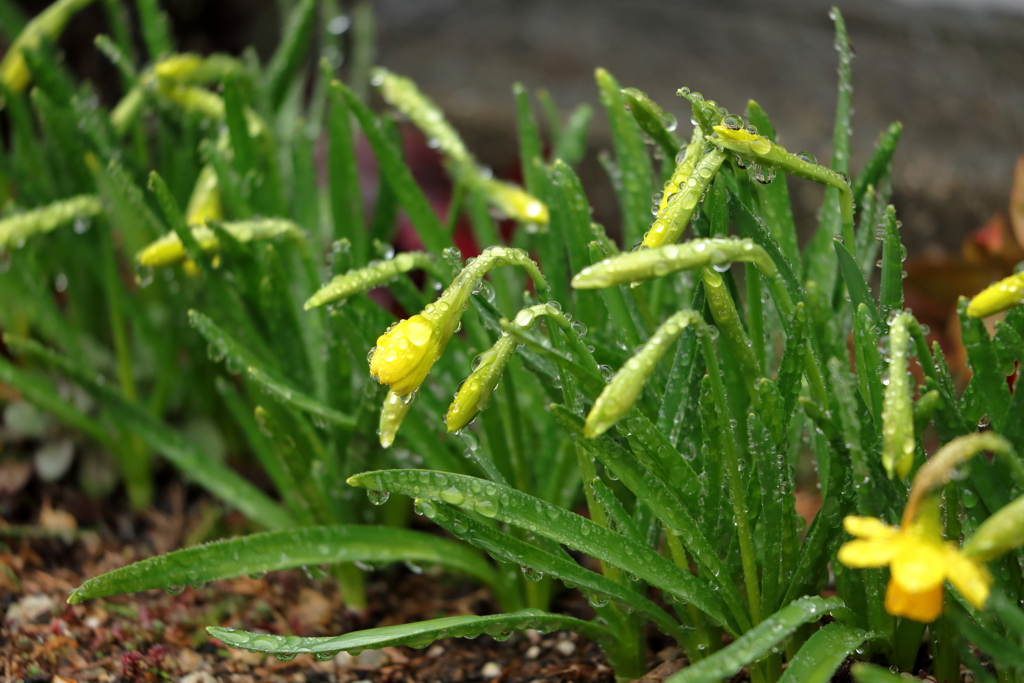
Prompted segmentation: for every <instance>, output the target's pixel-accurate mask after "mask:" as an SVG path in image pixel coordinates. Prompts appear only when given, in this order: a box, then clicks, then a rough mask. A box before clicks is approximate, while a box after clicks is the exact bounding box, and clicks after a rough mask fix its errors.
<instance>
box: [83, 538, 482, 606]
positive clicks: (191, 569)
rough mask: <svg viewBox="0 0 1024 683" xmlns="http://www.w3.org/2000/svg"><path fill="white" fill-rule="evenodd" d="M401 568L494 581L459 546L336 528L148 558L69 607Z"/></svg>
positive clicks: (89, 586) (94, 583)
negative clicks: (285, 576) (273, 576)
mask: <svg viewBox="0 0 1024 683" xmlns="http://www.w3.org/2000/svg"><path fill="white" fill-rule="evenodd" d="M403 561H408V562H417V563H421V562H422V563H431V564H438V565H441V566H442V567H445V568H446V569H454V570H456V571H460V572H463V573H465V574H468V575H470V576H472V577H474V578H476V579H479V580H481V581H483V582H484V583H486V584H488V585H494V584H497V583H498V582H499V581H500V578H499V577H498V575H497V572H495V571H494V569H493V568H492V567H491V565H489V564H488V563H487V562H486V561H484V560H483V558H481V557H480V555H479V554H478V553H477V552H475V551H473V550H470V549H468V548H466V546H464V545H462V544H460V543H454V542H452V541H449V540H446V539H443V538H439V537H437V536H433V535H430V534H425V533H423V532H420V531H412V530H410V529H394V528H390V527H378V526H366V525H358V526H357V525H348V524H338V525H334V526H320V527H309V528H305V529H289V530H288V531H272V532H267V533H261V534H251V535H249V536H242V537H241V538H232V539H229V540H226V541H216V542H214V543H208V544H206V545H200V546H196V547H193V548H186V549H184V550H178V551H175V552H172V553H167V554H166V555H158V556H156V557H151V558H149V559H146V560H142V561H141V562H136V563H134V564H130V565H128V566H127V567H122V568H120V569H115V570H114V571H112V572H108V573H106V574H102V575H100V576H97V577H95V578H92V579H89V580H88V581H86V582H85V583H83V584H82V585H81V586H79V587H78V588H76V589H75V590H74V591H72V593H71V595H70V596H69V597H68V602H69V603H70V604H72V605H77V604H79V603H81V602H84V601H86V600H91V599H93V598H102V597H105V596H107V595H119V594H121V593H134V592H136V591H143V590H148V589H151V588H168V589H176V588H181V587H184V586H185V585H198V584H205V583H207V582H209V581H218V580H220V579H229V578H233V577H236V576H242V575H244V574H264V573H266V572H274V571H281V570H284V569H294V568H296V567H303V566H316V565H320V564H336V563H339V562H368V563H378V562H379V563H385V562H403Z"/></svg>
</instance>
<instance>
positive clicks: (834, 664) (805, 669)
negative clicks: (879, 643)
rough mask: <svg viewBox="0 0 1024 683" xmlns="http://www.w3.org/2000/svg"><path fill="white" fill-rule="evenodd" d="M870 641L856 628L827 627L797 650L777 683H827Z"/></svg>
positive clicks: (833, 625)
mask: <svg viewBox="0 0 1024 683" xmlns="http://www.w3.org/2000/svg"><path fill="white" fill-rule="evenodd" d="M871 637H872V634H871V633H869V632H867V631H862V630H860V629H859V628H853V627H852V626H845V625H843V624H839V623H832V624H827V625H825V626H824V627H823V628H822V629H821V630H820V631H818V632H817V633H815V634H814V635H813V636H811V637H810V639H809V640H808V641H807V642H806V643H804V644H803V646H801V648H800V650H799V651H798V652H797V653H796V656H795V657H793V659H791V660H790V661H789V666H788V667H786V672H785V673H784V674H782V678H780V679H779V683H828V682H829V681H831V680H832V675H833V674H834V673H835V672H836V670H837V669H838V668H839V665H840V664H842V663H843V662H844V661H846V658H847V657H849V656H850V655H852V654H853V653H854V652H855V651H857V650H858V649H859V648H860V646H861V645H862V644H863V643H864V641H865V640H868V639H869V638H871Z"/></svg>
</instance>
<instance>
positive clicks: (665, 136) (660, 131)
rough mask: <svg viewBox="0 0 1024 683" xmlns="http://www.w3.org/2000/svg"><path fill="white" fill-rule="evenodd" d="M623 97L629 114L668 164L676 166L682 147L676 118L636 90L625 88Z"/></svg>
mask: <svg viewBox="0 0 1024 683" xmlns="http://www.w3.org/2000/svg"><path fill="white" fill-rule="evenodd" d="M622 95H623V96H624V97H625V98H626V104H627V108H628V109H629V113H630V114H632V115H633V119H634V120H635V121H636V122H637V125H639V126H640V130H642V131H643V132H644V133H646V134H647V136H648V137H650V138H651V139H652V140H654V142H656V143H657V144H658V146H659V147H661V151H662V154H664V155H665V159H666V160H667V161H666V163H667V164H671V165H675V158H676V155H677V154H679V149H680V148H681V147H682V142H681V141H680V140H679V136H677V135H676V134H675V132H674V131H675V129H676V117H675V116H673V115H672V114H669V113H668V112H666V111H665V110H664V109H662V108H661V107H660V106H658V104H657V103H656V102H655V101H654V100H652V99H651V98H650V97H648V96H647V93H644V92H642V91H640V90H637V89H636V88H624V89H623V90H622Z"/></svg>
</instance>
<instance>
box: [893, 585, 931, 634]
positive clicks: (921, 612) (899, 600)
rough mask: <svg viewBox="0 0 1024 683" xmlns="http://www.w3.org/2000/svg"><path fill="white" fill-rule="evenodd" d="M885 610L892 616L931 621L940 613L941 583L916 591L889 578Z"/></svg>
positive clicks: (926, 622) (923, 621)
mask: <svg viewBox="0 0 1024 683" xmlns="http://www.w3.org/2000/svg"><path fill="white" fill-rule="evenodd" d="M885 611H886V612H888V613H889V614H891V615H893V616H894V617H907V618H908V619H913V620H914V621H919V622H921V623H923V624H928V623H931V622H933V621H935V620H936V619H938V618H939V615H940V614H942V584H941V583H940V584H939V585H938V586H935V587H934V588H930V589H929V590H926V591H923V592H919V593H918V592H912V591H907V590H905V589H904V588H903V587H902V586H901V585H900V584H899V583H898V582H896V581H895V580H890V581H889V588H888V590H886V591H885Z"/></svg>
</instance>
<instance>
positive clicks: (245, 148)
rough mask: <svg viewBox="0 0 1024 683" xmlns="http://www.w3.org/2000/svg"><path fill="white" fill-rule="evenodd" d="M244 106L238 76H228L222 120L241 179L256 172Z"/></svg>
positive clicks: (254, 152)
mask: <svg viewBox="0 0 1024 683" xmlns="http://www.w3.org/2000/svg"><path fill="white" fill-rule="evenodd" d="M246 104H247V103H246V101H245V99H244V94H243V91H242V85H241V83H240V79H239V78H238V76H234V75H233V76H229V77H228V78H227V79H225V80H224V120H225V122H227V124H228V131H229V132H230V138H231V149H232V150H233V151H234V163H235V170H236V171H238V175H239V176H241V177H243V178H244V177H245V175H246V174H247V173H249V172H251V171H252V172H254V171H255V170H256V149H255V145H254V144H253V139H252V138H251V137H250V136H249V124H248V122H247V121H246V118H245V110H246Z"/></svg>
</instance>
